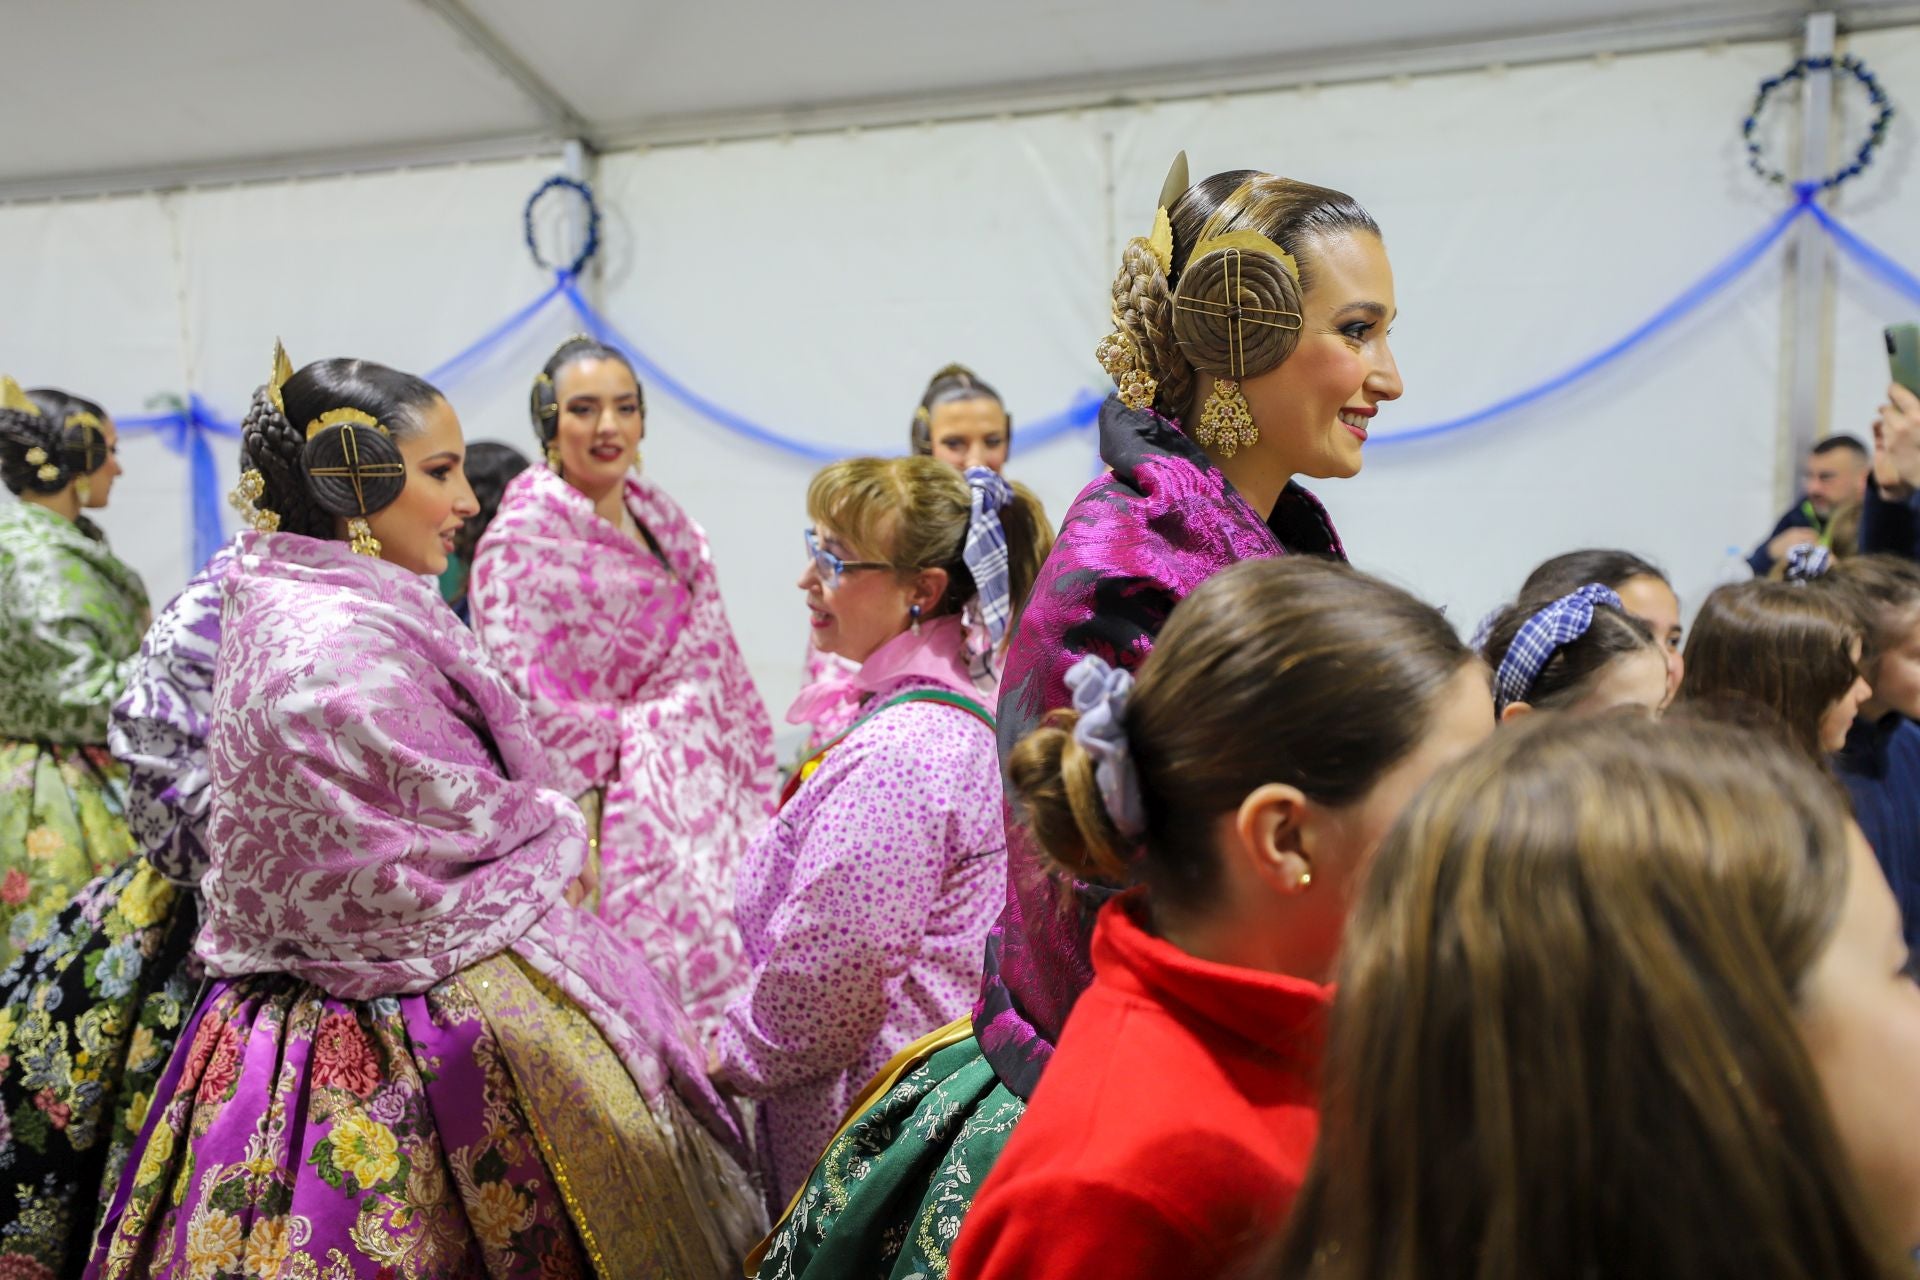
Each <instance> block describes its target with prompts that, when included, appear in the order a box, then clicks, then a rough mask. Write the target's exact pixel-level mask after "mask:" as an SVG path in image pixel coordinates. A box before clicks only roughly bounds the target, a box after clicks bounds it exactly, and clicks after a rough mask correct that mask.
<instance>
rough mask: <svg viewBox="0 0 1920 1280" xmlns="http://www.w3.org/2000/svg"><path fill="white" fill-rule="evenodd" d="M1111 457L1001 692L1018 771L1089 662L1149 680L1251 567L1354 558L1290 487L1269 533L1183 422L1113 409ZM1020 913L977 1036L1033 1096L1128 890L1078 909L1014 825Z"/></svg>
mask: <svg viewBox="0 0 1920 1280" xmlns="http://www.w3.org/2000/svg"><path fill="white" fill-rule="evenodd" d="M1100 456H1101V459H1102V460H1103V461H1104V462H1105V463H1106V464H1107V465H1108V467H1110V468H1111V470H1110V471H1109V472H1108V474H1106V475H1104V476H1102V477H1100V478H1099V479H1098V480H1095V481H1094V482H1093V483H1092V484H1090V485H1088V486H1087V487H1086V488H1085V489H1083V490H1082V491H1081V493H1080V496H1079V497H1078V498H1076V499H1074V502H1073V506H1072V507H1070V508H1068V510H1067V514H1066V519H1065V520H1064V521H1063V522H1062V524H1061V528H1060V537H1059V540H1058V541H1056V542H1055V543H1054V546H1053V551H1052V553H1051V554H1050V555H1048V557H1047V561H1046V564H1045V565H1044V566H1042V568H1041V570H1040V577H1039V580H1038V581H1037V582H1036V583H1035V584H1034V588H1033V594H1032V595H1031V596H1030V597H1029V598H1028V600H1027V606H1026V611H1025V613H1023V614H1022V615H1021V618H1020V622H1019V624H1018V626H1017V627H1016V629H1015V631H1014V635H1013V643H1012V646H1011V648H1010V649H1009V651H1008V654H1007V664H1006V672H1005V676H1004V679H1003V681H1002V683H1001V692H1000V709H999V738H1000V757H1001V760H1002V761H1003V762H1004V761H1005V759H1006V757H1007V755H1008V753H1009V752H1011V751H1012V750H1013V747H1014V744H1015V743H1017V742H1019V741H1020V739H1021V738H1022V737H1024V736H1025V735H1026V734H1027V733H1028V732H1030V731H1031V730H1032V729H1033V728H1034V726H1035V725H1037V724H1038V723H1039V721H1040V719H1041V717H1042V716H1044V715H1045V714H1046V713H1047V712H1049V711H1051V710H1053V709H1055V708H1057V707H1064V706H1067V705H1069V704H1070V702H1071V701H1072V699H1071V697H1070V696H1069V694H1068V692H1067V686H1066V675H1067V669H1068V668H1069V667H1071V666H1072V665H1073V664H1074V663H1075V662H1078V661H1079V660H1080V659H1081V658H1082V657H1085V656H1086V655H1087V654H1089V653H1092V654H1098V655H1099V656H1100V657H1101V658H1103V659H1105V660H1106V661H1107V662H1109V663H1111V664H1112V665H1113V666H1115V667H1121V668H1124V669H1126V670H1130V671H1131V670H1137V669H1138V668H1139V666H1140V664H1141V663H1142V662H1144V661H1145V660H1146V657H1147V654H1149V653H1150V652H1152V650H1153V638H1154V636H1156V635H1157V634H1159V631H1160V628H1161V626H1162V624H1164V623H1165V622H1166V620H1167V615H1168V614H1169V613H1171V612H1172V611H1173V607H1174V605H1176V604H1178V603H1179V602H1180V601H1181V600H1183V599H1185V598H1186V597H1187V595H1188V594H1190V593H1191V592H1192V591H1193V589H1194V588H1195V587H1197V586H1199V585H1200V584H1201V583H1202V582H1204V581H1206V580H1207V579H1208V578H1210V577H1212V576H1213V575H1214V574H1216V573H1218V572H1219V571H1220V570H1222V569H1224V568H1226V567H1227V566H1228V565H1230V564H1233V563H1235V562H1237V561H1240V560H1259V559H1266V558H1269V557H1273V556H1279V555H1285V554H1288V553H1295V554H1309V555H1323V556H1333V557H1336V558H1338V559H1342V560H1344V559H1345V558H1346V552H1345V550H1344V549H1343V548H1342V546H1341V544H1340V538H1339V535H1338V534H1336V533H1335V532H1334V529H1333V524H1332V522H1331V521H1330V520H1329V519H1328V518H1327V513H1326V510H1325V508H1323V507H1322V506H1321V505H1320V503H1319V501H1318V500H1317V499H1316V498H1314V496H1313V495H1312V494H1311V493H1309V492H1307V490H1305V489H1303V488H1301V487H1300V486H1299V485H1297V484H1293V483H1289V484H1288V485H1287V487H1286V489H1285V490H1284V491H1282V493H1281V494H1280V499H1279V501H1278V502H1277V503H1275V504H1274V509H1273V513H1272V515H1271V516H1270V517H1269V518H1267V519H1266V520H1262V519H1261V518H1260V516H1259V514H1258V513H1257V512H1255V511H1254V509H1253V508H1252V507H1250V506H1248V505H1247V503H1246V500H1245V499H1243V498H1242V497H1241V496H1240V495H1239V494H1238V493H1237V492H1236V491H1235V490H1234V488H1233V486H1232V485H1231V484H1229V483H1228V482H1227V478H1226V476H1225V475H1224V474H1222V473H1221V471H1220V470H1219V468H1217V467H1215V466H1214V465H1213V463H1212V462H1211V461H1209V460H1208V458H1207V456H1206V454H1205V453H1204V452H1202V451H1201V449H1200V448H1199V446H1198V445H1195V444H1194V443H1193V442H1192V441H1191V440H1189V439H1188V438H1187V437H1186V436H1185V435H1184V434H1183V433H1182V432H1181V430H1180V428H1179V426H1178V425H1177V424H1176V423H1173V422H1171V421H1169V420H1168V419H1165V418H1162V417H1160V416H1159V415H1157V414H1154V413H1151V412H1140V411H1136V410H1132V409H1128V408H1126V407H1125V406H1123V405H1122V404H1121V403H1120V401H1119V400H1118V399H1117V398H1109V399H1108V401H1107V402H1106V404H1105V405H1104V406H1103V407H1102V408H1101V411H1100ZM1007 861H1008V869H1007V904H1006V909H1005V911H1004V912H1003V913H1002V914H1001V917H1000V920H999V923H997V924H996V925H995V926H994V928H993V933H992V934H991V936H990V937H989V938H988V939H987V955H986V979H985V981H984V983H983V985H982V988H981V995H980V1004H979V1006H978V1007H977V1008H976V1009H975V1011H974V1030H975V1032H976V1033H977V1034H978V1036H979V1038H980V1044H981V1047H982V1049H983V1050H984V1051H985V1052H986V1055H987V1058H988V1060H989V1061H990V1062H991V1063H992V1065H993V1068H994V1071H995V1073H996V1074H997V1075H998V1076H999V1077H1000V1079H1001V1081H1002V1082H1004V1083H1005V1084H1006V1085H1007V1087H1008V1088H1010V1089H1012V1090H1013V1091H1014V1092H1015V1093H1017V1094H1019V1095H1020V1096H1021V1097H1023V1098H1025V1097H1030V1096H1031V1095H1032V1092H1033V1087H1034V1085H1035V1084H1037V1083H1038V1082H1039V1079H1040V1073H1041V1072H1042V1071H1043V1070H1044V1069H1045V1068H1046V1064H1047V1061H1048V1059H1049V1058H1051V1057H1052V1055H1053V1045H1054V1042H1055V1040H1057V1039H1058V1037H1059V1034H1060V1029H1061V1027H1062V1026H1064V1025H1065V1024H1066V1020H1067V1014H1068V1013H1069V1012H1070V1011H1071V1010H1072V1008H1073V1002H1074V1001H1075V1000H1076V999H1078V998H1079V995H1080V993H1081V992H1082V991H1083V990H1085V989H1086V987H1087V984H1088V983H1089V982H1091V981H1092V980H1093V968H1092V963H1091V961H1090V959H1089V957H1088V950H1087V948H1088V941H1089V939H1090V938H1091V937H1092V933H1093V920H1094V916H1095V914H1096V913H1097V912H1098V910H1099V908H1100V905H1101V904H1102V903H1103V902H1105V901H1106V900H1107V898H1109V897H1111V896H1112V894H1113V893H1114V887H1113V886H1109V885H1101V884H1087V883H1076V884H1075V885H1074V886H1073V893H1072V894H1071V897H1070V898H1067V896H1066V895H1063V894H1062V893H1061V890H1060V886H1059V884H1058V882H1057V881H1056V880H1055V879H1054V878H1053V877H1052V876H1051V875H1050V874H1049V872H1048V871H1047V869H1046V863H1045V860H1044V859H1043V858H1042V857H1041V855H1040V853H1039V851H1038V850H1037V849H1036V848H1035V847H1034V846H1033V843H1032V839H1031V837H1030V836H1028V834H1027V833H1026V831H1025V830H1024V829H1022V828H1021V827H1020V826H1019V824H1018V823H1017V822H1016V820H1015V819H1014V817H1013V814H1012V813H1011V811H1009V812H1008V814H1007Z"/></svg>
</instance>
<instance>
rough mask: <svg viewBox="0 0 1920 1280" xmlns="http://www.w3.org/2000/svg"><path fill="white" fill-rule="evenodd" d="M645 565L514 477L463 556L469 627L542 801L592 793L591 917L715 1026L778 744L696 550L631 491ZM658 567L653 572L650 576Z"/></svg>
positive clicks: (530, 475)
mask: <svg viewBox="0 0 1920 1280" xmlns="http://www.w3.org/2000/svg"><path fill="white" fill-rule="evenodd" d="M626 498H627V507H628V510H630V511H631V512H632V513H633V515H634V516H635V518H636V519H638V520H639V522H640V524H641V525H642V527H643V528H644V529H645V530H646V531H647V532H648V533H650V534H651V535H652V537H653V541H654V543H655V544H656V545H657V547H658V549H659V555H655V554H654V553H653V551H652V550H650V549H649V548H648V547H646V546H643V545H641V544H640V543H639V542H636V541H635V540H634V539H633V538H632V537H631V536H630V535H628V534H625V533H623V532H621V530H620V529H618V528H617V527H615V526H614V525H613V524H611V523H609V522H608V521H606V520H604V519H602V518H601V517H600V516H599V515H598V514H597V513H596V512H595V511H594V509H593V505H592V504H591V503H590V502H588V501H587V499H586V498H585V497H584V496H583V495H582V494H581V493H580V492H579V491H578V490H576V489H575V488H573V486H572V485H569V484H568V483H566V481H564V480H562V479H561V478H560V477H559V476H556V475H554V474H553V472H551V471H549V470H548V469H546V468H545V467H533V468H531V469H529V470H527V471H524V472H522V473H521V474H520V475H518V476H516V477H515V478H514V480H513V482H512V483H511V484H509V485H508V486H507V492H506V495H505V497H503V498H502V499H501V502H500V510H499V514H497V515H496V516H495V517H494V519H493V524H492V525H491V526H489V527H488V529H487V533H486V536H485V537H483V538H482V539H481V540H480V546H479V548H478V550H477V551H476V552H475V555H474V564H473V577H472V581H471V586H470V589H469V596H468V598H469V601H470V603H471V607H472V616H473V627H474V632H475V634H476V635H477V636H478V637H479V639H480V643H481V645H482V646H483V647H484V648H485V649H486V651H487V654H488V656H489V657H490V658H492V660H493V661H494V662H495V663H497V664H498V665H499V667H500V669H501V670H502V671H503V672H504V673H505V674H506V676H507V679H508V680H509V681H511V682H512V684H513V686H514V688H515V689H517V690H518V691H519V693H520V694H521V696H522V697H523V698H525V699H526V701H527V703H528V704H529V706H530V707H531V708H532V712H533V722H534V731H535V734H536V736H537V737H538V738H539V740H540V741H541V743H543V744H544V746H545V748H546V751H547V755H548V759H549V763H550V765H551V767H552V770H553V774H554V785H555V786H557V787H559V788H560V789H561V790H563V791H565V792H567V794H569V795H574V796H577V795H579V794H581V793H582V792H585V791H587V790H589V789H591V788H595V787H599V788H604V792H605V795H604V807H603V809H602V814H601V826H600V856H601V885H602V894H603V905H602V908H601V914H602V915H603V916H604V917H605V918H606V919H607V920H608V921H609V922H610V923H611V924H612V925H613V926H614V927H615V928H617V929H619V930H620V931H621V932H622V933H624V934H626V935H627V936H628V937H630V938H632V939H634V940H635V941H636V942H638V943H639V944H640V945H641V946H642V947H643V948H644V949H645V951H646V953H647V956H648V958H649V959H650V960H651V961H653V963H654V964H655V966H656V968H657V969H658V970H659V972H660V973H661V975H662V976H663V977H665V978H667V979H668V980H669V983H670V985H672V986H673V987H674V988H675V989H676V990H677V992H678V994H679V996H680V999H681V1001H682V1003H683V1004H684V1005H685V1006H686V1008H687V1010H688V1012H689V1013H690V1014H692V1016H693V1017H694V1019H695V1021H697V1022H699V1023H700V1024H702V1025H703V1026H708V1027H711V1026H713V1025H714V1024H716V1023H717V1021H718V1019H719V1017H720V1014H721V1012H722V1011H723V1010H724V1009H725V1008H726V1004H727V1001H728V1000H729V999H731V998H732V996H733V995H734V994H735V993H736V992H737V991H738V990H739V987H740V984H741V983H742V982H744V981H745V979H746V968H745V965H744V963H743V961H742V958H741V953H740V940H739V936H738V932H737V931H736V930H735V928H734V926H733V920H732V917H731V913H730V910H729V906H730V902H731V896H732V892H733V877H734V871H735V868H736V866H737V865H738V862H739V858H740V854H741V852H742V850H744V849H745V847H746V845H747V842H748V841H749V840H751V839H752V838H753V837H754V836H755V835H756V834H758V833H759V831H760V829H761V828H762V827H763V826H764V825H765V824H766V819H767V815H768V814H769V813H770V812H771V811H772V808H773V800H774V796H775V793H776V788H777V778H776V776H775V771H774V756H773V727H772V725H771V724H770V723H769V722H768V720H767V714H766V708H765V706H764V704H763V703H762V702H761V700H760V695H759V693H758V692H757V691H756V690H755V688H754V684H753V678H752V676H751V675H749V674H748V671H747V665H746V661H745V659H743V658H742V657H741V655H740V647H739V645H738V644H737V643H736V642H735V640H734V636H733V628H732V627H731V626H730V625H729V624H728V622H727V614H726V609H725V606H724V605H723V604H722V603H721V599H720V586H719V582H718V580H717V578H716V577H715V573H714V567H713V557H712V555H711V553H710V552H709V551H708V549H707V539H706V535H705V534H704V533H702V532H701V530H700V526H699V525H697V524H696V523H694V521H693V520H692V519H690V518H689V517H688V516H687V514H686V513H685V512H684V511H682V510H681V509H680V508H679V506H678V505H676V504H675V503H674V501H673V500H672V499H671V498H669V497H667V495H666V494H665V493H663V492H661V490H660V488H659V486H657V485H655V484H654V483H653V482H652V481H650V480H646V479H644V478H642V477H639V476H629V477H628V479H627V490H626ZM663 561H664V563H663Z"/></svg>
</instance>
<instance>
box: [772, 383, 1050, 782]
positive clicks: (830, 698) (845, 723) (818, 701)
mask: <svg viewBox="0 0 1920 1280" xmlns="http://www.w3.org/2000/svg"><path fill="white" fill-rule="evenodd" d="M907 439H908V443H909V444H910V445H911V446H912V448H913V452H914V454H915V455H916V456H919V457H923V458H934V459H936V460H938V461H940V462H944V463H946V464H947V465H948V466H950V467H953V468H954V469H955V470H957V471H961V472H965V471H967V470H968V469H970V468H973V467H985V468H987V469H988V470H989V471H994V472H1001V471H1005V470H1006V466H1007V454H1008V452H1009V451H1010V450H1011V449H1012V447H1013V418H1012V416H1011V415H1010V414H1008V412H1007V407H1006V405H1005V404H1004V403H1002V402H1001V399H1000V393H999V392H998V391H995V390H994V389H993V388H992V387H991V386H990V385H988V384H987V383H985V382H983V381H981V380H980V378H979V377H978V376H977V375H976V374H975V373H974V372H973V370H971V369H969V368H967V366H965V365H963V364H950V365H947V366H946V367H945V368H943V369H941V370H939V371H938V372H937V373H935V374H934V375H933V377H932V378H930V379H928V380H927V389H926V390H925V391H923V392H921V393H920V403H919V405H918V406H916V407H915V409H914V411H913V426H912V427H911V429H910V430H909V432H908V437H907ZM1015 489H1016V491H1018V492H1019V493H1020V494H1021V496H1022V498H1023V499H1024V498H1030V497H1032V495H1031V494H1029V493H1028V492H1027V491H1026V490H1025V489H1024V488H1021V487H1020V486H1017V485H1016V486H1015ZM1036 501H1037V499H1036ZM1041 532H1042V533H1043V535H1044V537H1045V542H1044V544H1043V545H1042V547H1041V550H1040V554H1041V556H1042V557H1043V558H1044V557H1045V555H1046V553H1047V552H1048V551H1049V550H1051V549H1052V547H1053V531H1052V530H1051V529H1046V530H1042V531H1041ZM969 629H970V630H971V631H972V632H974V638H975V639H976V640H978V639H979V632H980V628H979V627H978V626H975V625H972V624H970V625H969ZM975 647H976V648H977V649H978V650H979V652H980V653H981V655H982V658H981V661H980V662H979V663H978V664H976V670H975V673H974V684H975V686H976V687H977V688H978V689H979V692H980V695H981V696H982V697H983V698H985V699H986V703H987V705H988V706H989V707H991V706H993V705H994V704H995V703H996V702H998V701H999V698H1000V676H999V672H1000V666H1001V659H1002V657H1003V655H1004V653H1005V645H1004V643H1002V644H1000V645H976V646H975ZM858 671H859V667H858V665H857V664H854V663H850V662H848V661H846V660H845V659H844V658H841V657H839V656H838V655H836V654H831V653H823V652H821V651H820V648H819V647H818V646H817V645H814V644H812V643H811V642H809V643H808V645H807V661H806V667H805V673H804V676H803V680H804V687H803V688H802V689H801V690H800V696H799V697H798V698H795V699H794V702H793V705H792V706H791V707H789V708H788V709H787V717H786V718H787V723H788V724H804V725H806V726H808V734H807V742H806V744H805V746H804V747H803V748H802V750H801V758H802V759H805V758H806V757H808V756H811V755H812V754H813V753H814V751H816V750H817V749H818V748H819V747H821V746H822V745H824V744H825V743H827V742H829V741H831V740H832V739H834V738H835V737H837V736H839V735H840V734H841V733H844V732H845V731H846V730H847V728H848V727H849V726H850V725H852V724H853V722H854V720H855V719H856V718H858V716H859V714H860V699H861V690H860V689H859V687H858V685H857V684H856V683H855V680H854V676H855V673H857V672H858Z"/></svg>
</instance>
